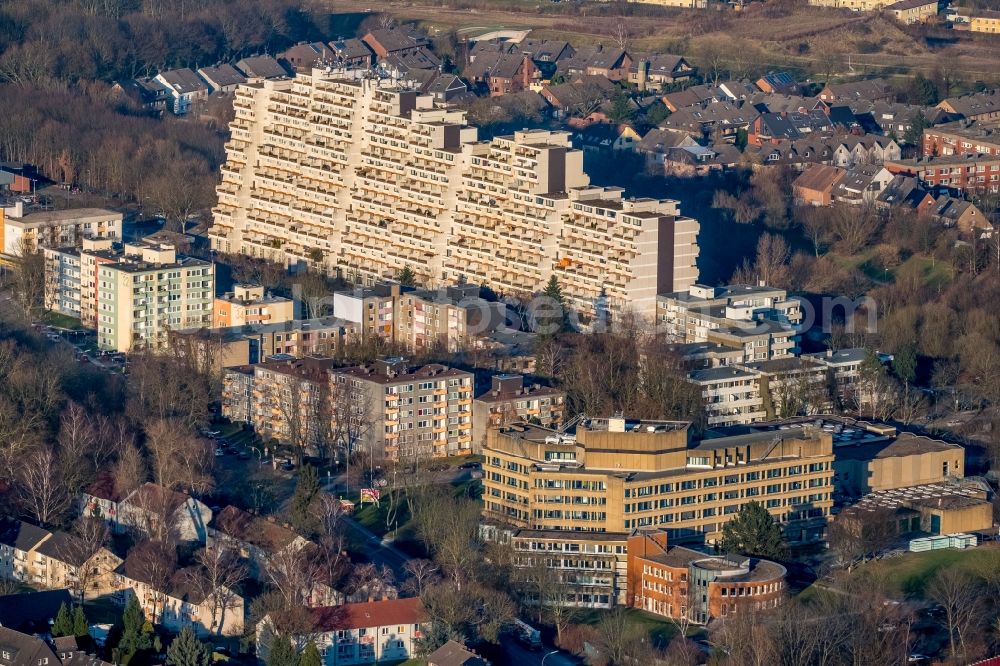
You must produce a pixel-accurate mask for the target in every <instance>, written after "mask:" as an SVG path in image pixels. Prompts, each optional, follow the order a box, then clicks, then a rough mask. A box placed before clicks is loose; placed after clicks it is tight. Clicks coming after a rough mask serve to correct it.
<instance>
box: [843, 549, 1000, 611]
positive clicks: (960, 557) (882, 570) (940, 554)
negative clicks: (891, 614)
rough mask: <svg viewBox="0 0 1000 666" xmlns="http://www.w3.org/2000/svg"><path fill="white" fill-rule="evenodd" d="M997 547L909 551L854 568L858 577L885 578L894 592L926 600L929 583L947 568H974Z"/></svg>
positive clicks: (891, 591) (886, 583) (888, 589)
mask: <svg viewBox="0 0 1000 666" xmlns="http://www.w3.org/2000/svg"><path fill="white" fill-rule="evenodd" d="M987 549H989V550H993V551H994V552H996V549H993V548H989V547H987V546H980V547H979V548H971V549H969V550H950V549H948V550H932V551H928V552H925V553H905V554H904V555H902V556H900V557H896V558H892V559H889V560H879V561H873V562H868V563H867V564H864V565H862V566H860V567H858V568H857V569H855V571H854V574H853V575H854V576H858V577H862V578H865V577H871V579H873V580H880V581H882V582H883V583H884V584H885V586H886V589H887V591H888V592H889V593H891V594H897V595H899V596H905V597H908V598H912V599H922V598H923V597H924V592H925V590H926V589H927V584H928V583H929V582H930V580H931V579H932V578H934V575H935V574H937V572H938V571H940V570H941V569H943V568H951V567H958V568H962V569H970V570H971V569H972V567H974V566H975V564H976V562H977V561H981V559H982V555H983V553H984V552H985V551H986V550H987Z"/></svg>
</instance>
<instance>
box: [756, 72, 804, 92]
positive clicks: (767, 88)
mask: <svg viewBox="0 0 1000 666" xmlns="http://www.w3.org/2000/svg"><path fill="white" fill-rule="evenodd" d="M755 84H756V86H757V87H758V88H760V89H761V90H762V91H764V92H765V93H768V94H778V95H799V94H801V92H802V89H801V87H800V86H799V84H798V83H797V82H796V81H795V77H793V76H792V75H791V74H789V73H788V72H768V73H767V74H765V75H764V76H762V77H760V78H759V79H757V81H755Z"/></svg>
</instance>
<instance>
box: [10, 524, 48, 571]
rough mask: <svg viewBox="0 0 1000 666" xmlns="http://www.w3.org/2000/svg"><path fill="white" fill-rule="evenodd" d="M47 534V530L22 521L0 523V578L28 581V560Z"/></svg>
mask: <svg viewBox="0 0 1000 666" xmlns="http://www.w3.org/2000/svg"><path fill="white" fill-rule="evenodd" d="M49 536H51V535H50V533H49V531H48V530H45V529H42V528H41V527H36V526H34V525H32V524H30V523H25V522H23V521H12V522H4V523H0V578H4V579H6V580H16V581H20V582H22V583H30V582H31V576H32V574H31V569H30V568H29V560H31V559H32V558H33V557H34V554H35V549H36V548H37V547H38V546H39V545H40V544H41V543H42V542H43V541H45V539H48V538H49Z"/></svg>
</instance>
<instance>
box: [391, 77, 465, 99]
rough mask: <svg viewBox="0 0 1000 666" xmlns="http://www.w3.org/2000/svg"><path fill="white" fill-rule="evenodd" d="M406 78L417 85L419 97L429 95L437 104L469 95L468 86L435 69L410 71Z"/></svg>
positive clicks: (457, 78) (460, 80)
mask: <svg viewBox="0 0 1000 666" xmlns="http://www.w3.org/2000/svg"><path fill="white" fill-rule="evenodd" d="M406 76H407V77H408V78H409V79H410V80H411V81H413V82H414V83H416V84H417V90H418V91H419V92H420V94H421V95H431V96H432V97H433V98H434V99H435V100H437V101H439V102H453V101H455V100H457V99H459V98H461V97H463V96H465V95H467V94H469V86H468V85H466V83H465V81H463V80H462V79H460V78H459V77H457V76H455V75H454V74H445V73H443V72H440V71H438V70H436V69H411V70H409V71H407V73H406Z"/></svg>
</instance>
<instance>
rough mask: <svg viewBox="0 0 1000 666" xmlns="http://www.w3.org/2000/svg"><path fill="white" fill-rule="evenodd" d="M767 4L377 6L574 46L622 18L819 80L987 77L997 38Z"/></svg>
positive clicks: (405, 15)
mask: <svg viewBox="0 0 1000 666" xmlns="http://www.w3.org/2000/svg"><path fill="white" fill-rule="evenodd" d="M772 4H773V3H767V5H764V4H755V5H751V6H748V7H747V8H746V9H744V10H743V11H741V12H732V11H726V10H723V11H708V12H705V11H694V12H692V11H685V10H669V9H667V10H664V9H662V8H660V9H656V10H651V9H649V8H648V7H647V8H640V9H631V8H630V9H629V10H628V15H626V16H623V17H621V19H619V18H618V16H616V13H615V12H616V10H615V7H614V6H612V5H611V4H610V3H596V2H595V3H583V4H582V5H576V4H574V5H572V6H571V5H570V4H569V3H561V4H554V3H551V2H548V1H546V0H507V1H505V2H503V3H501V2H488V1H484V0H468V1H464V0H449V1H448V2H445V3H442V2H440V1H436V0H407V1H405V2H404V1H401V0H395V1H389V2H385V3H381V4H380V5H379V6H378V9H379V11H381V12H385V13H388V14H391V15H392V16H394V17H395V18H396V19H397V20H399V21H407V22H409V21H415V22H418V23H420V24H421V25H422V26H423V27H424V28H425V29H427V31H428V32H429V34H431V35H432V36H434V35H438V34H443V33H447V32H449V31H453V30H455V31H458V30H463V29H464V30H469V32H470V34H473V33H475V32H479V30H475V31H474V30H471V29H473V28H477V29H478V28H482V29H486V28H499V27H503V28H509V29H518V28H524V27H531V28H532V35H531V36H532V37H534V38H546V39H560V40H567V41H570V42H572V43H573V44H574V45H585V44H594V43H598V42H603V43H605V44H611V43H613V42H614V33H615V30H616V26H617V25H618V23H619V22H622V23H624V24H625V26H626V27H627V30H628V33H629V46H630V48H631V49H634V50H660V51H663V52H670V53H680V54H682V55H685V56H687V57H689V58H691V59H693V60H694V61H695V64H698V65H701V66H702V67H703V68H704V67H705V64H706V62H707V61H708V60H710V59H712V58H711V57H707V56H705V52H706V51H713V52H717V53H719V54H720V57H721V58H722V60H723V62H725V63H726V65H728V66H730V67H734V66H735V68H736V69H737V70H739V69H741V68H743V67H749V68H750V69H752V70H753V71H758V70H767V69H780V68H795V69H798V70H800V71H804V72H807V73H815V74H816V75H817V77H818V78H820V77H821V78H823V79H825V78H827V76H828V75H834V76H836V75H840V76H860V75H864V74H870V73H880V74H883V75H890V76H891V75H901V76H908V75H911V74H912V73H913V72H915V71H922V72H923V73H925V74H929V73H931V72H932V71H933V70H934V69H935V68H936V67H937V68H943V67H947V68H948V70H949V71H953V72H956V73H960V74H962V77H963V78H964V79H966V81H967V82H968V83H971V82H973V81H976V80H983V81H987V82H991V81H995V80H996V79H997V70H996V67H995V62H996V61H997V60H1000V40H997V39H995V38H992V37H991V36H973V35H971V34H969V33H964V34H963V33H956V32H954V31H949V30H941V31H939V32H940V33H941V34H940V35H939V36H936V37H935V38H934V39H927V40H925V39H923V38H921V37H919V36H914V35H913V34H911V33H910V32H907V31H906V30H905V29H904V28H902V27H901V26H900V25H898V24H897V23H896V22H895V21H893V20H891V19H889V18H887V17H884V16H880V15H878V14H874V13H865V14H860V15H859V14H856V13H851V12H848V11H842V10H830V9H824V8H819V7H809V6H807V5H806V4H805V3H801V4H791V3H789V4H787V5H785V6H784V7H781V8H779V9H775V8H773V7H771V5H772ZM442 5H444V6H442ZM326 7H327V8H329V9H330V10H331V11H333V12H336V13H338V14H348V15H355V16H356V15H361V16H364V12H359V11H358V5H357V3H352V2H348V0H326ZM574 8H575V9H574ZM573 11H575V12H576V13H572V12H573ZM720 49H721V52H720Z"/></svg>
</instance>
